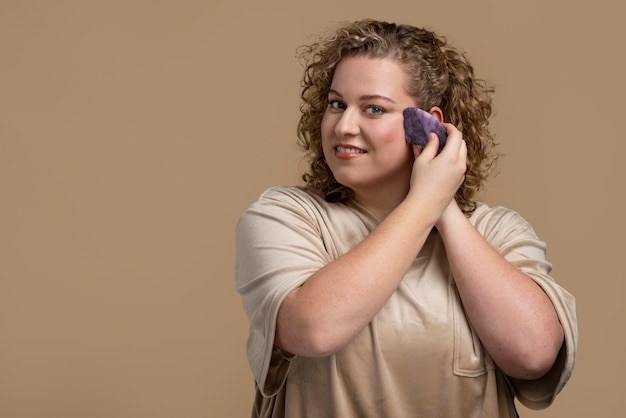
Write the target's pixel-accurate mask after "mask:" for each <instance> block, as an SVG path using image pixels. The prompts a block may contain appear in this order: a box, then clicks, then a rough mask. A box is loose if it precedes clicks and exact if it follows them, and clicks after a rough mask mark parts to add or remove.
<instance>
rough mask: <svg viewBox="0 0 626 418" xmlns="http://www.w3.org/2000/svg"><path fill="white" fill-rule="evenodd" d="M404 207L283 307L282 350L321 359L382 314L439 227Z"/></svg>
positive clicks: (415, 208)
mask: <svg viewBox="0 0 626 418" xmlns="http://www.w3.org/2000/svg"><path fill="white" fill-rule="evenodd" d="M429 210H430V209H429V208H428V207H427V206H426V205H423V204H420V203H417V204H415V203H411V202H408V201H406V202H404V203H403V204H401V205H399V206H398V207H397V208H396V209H395V210H394V211H393V212H392V213H390V214H389V215H388V216H387V217H386V218H385V219H384V220H383V221H382V222H381V223H380V224H379V225H378V227H377V228H376V229H375V230H374V231H372V233H370V234H369V235H368V236H367V237H366V238H365V239H364V240H363V241H362V242H361V243H359V244H358V245H357V246H355V247H354V248H353V249H351V250H350V251H349V252H347V253H346V254H344V255H343V256H341V257H339V258H338V259H337V260H335V261H333V262H332V263H330V264H328V265H327V266H325V267H323V268H322V269H320V270H319V271H317V272H316V273H315V274H313V275H312V276H311V277H310V278H309V279H308V280H307V281H306V282H305V283H304V284H303V285H302V286H301V287H299V288H297V289H296V290H294V291H292V292H291V293H290V294H289V295H288V296H287V297H286V298H285V300H284V301H283V302H282V304H281V307H280V309H279V311H278V318H277V324H276V339H275V341H276V344H277V345H278V346H279V347H281V348H282V349H284V350H286V351H289V352H291V353H294V354H298V355H306V356H319V355H326V354H330V353H332V352H335V351H337V350H339V349H341V348H342V347H343V346H345V345H346V344H348V343H349V342H350V341H351V340H352V339H353V338H354V337H355V336H356V335H357V334H358V333H359V332H360V331H361V330H362V329H363V328H364V327H365V326H366V325H367V324H368V323H369V322H370V321H371V320H372V318H373V317H374V316H375V315H376V314H377V313H378V311H379V310H380V309H381V308H382V306H383V305H384V304H385V303H386V302H387V300H388V299H389V297H390V296H391V295H392V294H393V292H394V291H395V290H396V288H397V286H398V284H399V283H400V281H401V280H402V278H403V277H404V275H405V274H406V272H407V271H408V269H409V267H410V265H411V263H412V262H413V260H414V259H415V257H416V256H417V253H418V252H419V250H420V249H421V247H422V245H423V244H424V242H425V240H426V238H427V237H428V235H429V233H430V231H431V229H432V227H433V224H434V222H429V221H427V219H429V216H426V213H427V211H429Z"/></svg>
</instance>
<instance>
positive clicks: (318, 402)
mask: <svg viewBox="0 0 626 418" xmlns="http://www.w3.org/2000/svg"><path fill="white" fill-rule="evenodd" d="M470 221H471V222H472V224H473V225H474V226H475V227H476V228H477V230H478V231H479V232H480V233H481V234H482V235H483V236H484V237H485V238H486V239H487V240H488V241H489V242H490V243H491V244H492V245H493V246H494V247H495V248H496V249H497V250H498V251H499V252H500V253H501V254H502V255H503V256H504V257H506V259H507V260H509V261H510V262H511V263H513V264H514V265H515V266H517V267H518V268H519V269H521V270H522V271H523V272H525V273H526V274H528V275H529V276H530V277H531V278H532V279H533V280H535V281H536V282H537V283H538V284H539V286H541V287H542V288H543V289H544V291H545V292H546V293H547V294H548V296H549V297H550V299H551V300H552V303H553V304H554V307H555V309H556V312H557V314H558V317H559V319H560V321H561V323H562V325H563V328H564V331H565V344H564V346H563V348H562V350H561V353H560V354H559V358H558V360H557V362H556V364H555V365H554V367H553V369H552V370H551V371H550V372H549V373H548V374H547V375H545V376H544V377H542V378H541V379H538V380H534V381H517V380H514V379H510V378H508V377H506V376H504V375H503V374H502V372H501V371H500V370H499V369H498V368H497V367H496V366H495V365H494V363H493V361H492V360H491V358H490V357H489V355H488V354H487V353H486V352H485V351H484V349H483V348H482V345H481V343H480V341H479V340H478V337H477V336H476V334H475V333H474V331H473V330H472V328H471V326H470V325H469V323H468V321H467V318H466V317H465V314H464V311H463V307H462V305H461V302H460V299H459V296H458V293H457V291H456V287H455V284H454V280H453V278H452V276H451V274H450V269H449V266H448V262H447V259H446V254H445V248H444V245H443V242H442V240H441V238H440V237H439V235H438V233H437V232H436V231H433V232H432V233H431V234H430V236H429V238H428V240H427V241H426V243H425V245H424V247H423V248H422V250H421V251H420V253H419V254H418V256H417V257H416V259H415V261H414V262H413V265H412V267H411V268H410V270H409V272H408V273H407V274H406V276H405V278H404V279H403V280H402V282H401V284H400V285H399V286H398V288H397V290H396V291H395V293H394V294H393V295H392V297H391V298H390V299H389V300H388V301H387V303H386V304H385V305H384V307H383V308H382V309H381V310H380V312H379V313H378V314H377V315H376V317H374V319H373V320H372V321H371V323H370V324H369V325H368V326H367V327H366V328H365V329H363V331H362V332H361V333H360V334H359V335H358V336H357V337H356V338H355V339H354V340H353V341H352V342H351V343H350V344H348V345H347V346H346V347H345V348H344V349H342V350H341V351H339V352H337V353H335V354H333V355H330V356H327V357H315V358H308V357H300V356H291V355H290V354H288V353H284V352H281V351H280V350H278V349H277V348H275V347H274V345H273V342H274V332H275V324H276V315H277V312H278V308H279V306H280V303H281V301H282V300H283V298H284V297H285V296H286V295H287V294H288V293H289V292H290V291H291V290H292V289H294V288H296V287H298V286H300V285H301V284H302V283H303V282H304V281H305V280H306V279H307V278H308V277H310V276H311V275H312V274H313V273H314V272H315V271H317V270H318V269H320V268H321V267H323V266H324V265H326V264H328V263H330V262H331V261H333V260H335V259H336V258H338V257H340V256H341V255H342V254H344V253H346V252H347V251H349V250H350V249H351V248H352V247H354V246H355V245H356V244H357V243H358V242H360V241H361V240H363V239H364V238H365V237H366V236H367V235H368V234H369V233H370V232H371V231H372V230H373V229H374V228H375V227H376V226H377V224H378V223H379V220H378V219H377V218H376V217H375V216H373V215H372V214H371V213H369V212H368V211H367V210H365V209H364V208H362V207H361V206H359V205H358V204H356V203H354V202H351V203H348V204H339V203H328V202H325V201H324V200H323V199H321V198H319V197H318V196H315V195H313V194H310V193H308V192H306V191H303V190H301V189H300V188H297V187H275V188H272V189H269V190H267V191H266V192H265V193H263V194H262V195H261V196H260V197H259V199H258V200H257V201H256V202H254V203H253V204H252V205H251V206H250V207H249V208H248V209H247V210H246V211H245V213H244V214H243V215H242V216H241V218H240V220H239V223H238V225H237V243H236V244H237V255H236V285H237V291H238V292H239V293H240V294H241V297H242V300H243V306H244V309H245V311H246V313H247V315H248V318H249V321H250V334H249V337H248V343H247V357H248V361H249V363H250V367H251V369H252V373H253V375H254V378H255V383H256V390H257V396H256V400H255V405H254V407H253V411H252V416H260V417H288V418H299V417H308V418H310V417H342V418H350V417H355V418H356V417H358V418H363V417H376V418H383V417H393V418H399V417H515V416H517V413H516V412H515V406H514V403H513V399H514V397H517V398H518V399H519V400H520V402H522V403H523V404H525V405H526V406H528V407H530V408H537V409H539V408H544V407H547V406H548V405H549V404H550V403H551V402H552V401H553V399H554V397H555V396H556V395H557V394H558V393H559V391H560V390H561V389H562V388H563V386H564V385H565V383H566V382H567V380H568V379H569V377H570V374H571V372H572V369H573V366H574V356H575V352H576V346H577V338H578V335H577V325H576V313H575V302H574V298H573V296H572V295H570V294H569V293H568V292H567V291H565V290H564V289H562V288H561V287H560V286H558V285H557V284H556V283H555V282H554V280H553V279H552V278H550V277H549V276H548V273H549V271H550V270H551V267H552V266H551V265H550V264H549V263H548V262H547V261H546V260H545V244H544V243H543V242H542V241H540V240H539V239H538V238H537V236H536V235H535V232H534V231H533V229H532V228H531V227H530V225H529V224H528V223H527V222H525V221H524V220H523V219H522V218H521V217H520V216H519V215H518V214H517V213H516V212H514V211H511V210H508V209H505V208H501V207H494V208H489V207H488V206H487V205H484V204H481V205H479V206H478V208H477V209H476V211H475V212H474V214H473V215H472V217H471V219H470ZM467 251H472V249H471V248H468V249H467Z"/></svg>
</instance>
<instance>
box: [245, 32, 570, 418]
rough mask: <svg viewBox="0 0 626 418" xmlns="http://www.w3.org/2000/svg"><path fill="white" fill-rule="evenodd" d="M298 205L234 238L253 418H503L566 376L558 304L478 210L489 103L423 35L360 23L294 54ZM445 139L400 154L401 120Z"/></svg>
mask: <svg viewBox="0 0 626 418" xmlns="http://www.w3.org/2000/svg"><path fill="white" fill-rule="evenodd" d="M302 57H303V59H304V60H305V63H306V71H305V74H304V79H303V90H302V100H303V102H302V106H301V111H302V116H301V119H300V124H299V127H298V133H299V137H300V143H301V145H302V147H303V149H304V150H305V151H306V152H307V155H308V157H309V160H310V169H309V170H308V172H307V173H306V174H305V175H304V176H303V179H304V185H303V186H302V187H275V188H272V189H269V190H267V191H266V192H265V193H263V194H262V195H261V196H260V197H259V199H258V200H257V201H256V202H254V203H253V204H252V205H251V206H250V207H249V208H248V209H247V211H246V212H245V213H244V214H243V215H242V217H241V219H240V221H239V223H238V226H237V263H236V268H237V272H236V275H237V290H238V292H239V293H240V294H241V296H242V299H243V305H244V308H245V310H246V313H247V315H248V317H249V320H250V324H251V328H250V335H249V339H248V346H247V354H248V359H249V362H250V366H251V368H252V371H253V374H254V376H255V382H256V394H257V395H256V401H255V405H254V407H253V412H252V416H260V417H289V418H293V417H305V416H306V417H457V416H458V417H461V416H462V417H496V416H497V417H515V416H517V413H516V411H515V405H514V398H515V397H517V398H518V399H519V400H520V401H521V402H522V403H523V404H525V405H527V406H528V407H531V408H537V409H538V408H544V407H547V406H548V405H549V404H550V403H551V402H552V401H553V399H554V397H555V396H556V395H557V394H558V392H559V391H560V390H561V389H562V387H563V386H564V385H565V383H566V382H567V380H568V378H569V376H570V374H571V372H572V369H573V365H574V355H575V351H576V344H577V328H576V316H575V307H574V298H573V297H572V296H571V295H570V294H569V293H568V292H566V291H565V290H563V289H562V288H561V287H559V286H558V285H557V284H556V283H555V282H554V280H553V279H551V278H550V277H549V276H548V273H549V271H550V269H551V265H550V264H549V263H548V262H547V261H546V260H545V245H544V243H543V242H542V241H540V240H539V239H538V238H537V236H536V235H535V233H534V231H533V230H532V228H531V227H530V225H528V224H527V223H526V222H525V221H524V220H523V219H522V218H521V217H520V216H519V215H518V214H517V213H515V212H514V211H511V210H508V209H505V208H501V207H494V208H490V207H488V206H487V205H485V204H483V203H481V202H477V201H476V200H475V194H476V192H477V191H478V190H479V189H480V187H481V186H482V184H483V182H484V180H485V179H486V178H487V175H488V171H489V168H490V167H491V166H492V165H493V163H494V162H495V160H496V159H497V153H496V152H495V144H494V140H493V136H492V135H491V133H490V132H489V130H488V118H489V116H490V114H491V94H492V90H491V89H490V88H489V87H488V86H487V85H486V84H485V83H484V82H483V81H482V80H480V79H477V78H475V77H474V74H473V69H472V66H471V65H470V63H469V62H468V61H467V59H466V57H465V56H464V55H463V54H462V53H460V52H459V51H457V50H455V49H454V48H452V47H451V46H450V45H448V44H447V43H446V41H445V39H444V38H441V37H438V36H436V35H435V34H434V33H432V32H430V31H428V30H424V29H420V28H415V27H412V26H408V25H395V24H391V23H386V22H378V21H373V20H363V21H358V22H354V23H350V24H347V25H345V26H342V27H339V28H337V29H336V30H335V31H334V32H332V33H330V34H329V35H328V36H326V37H324V38H322V39H321V40H320V41H319V42H317V43H315V44H313V45H311V46H309V47H306V48H305V49H303V50H302ZM408 107H419V108H421V109H424V110H426V111H428V112H429V113H430V114H431V115H432V116H434V117H435V118H437V119H438V120H440V121H441V122H444V126H445V128H446V131H447V133H448V138H447V141H446V145H445V147H444V148H443V150H442V151H441V152H440V153H438V139H437V137H436V135H434V134H431V135H430V137H429V142H428V144H427V145H426V146H425V147H420V146H417V145H410V144H407V142H406V141H405V133H404V129H403V110H404V109H405V108H408Z"/></svg>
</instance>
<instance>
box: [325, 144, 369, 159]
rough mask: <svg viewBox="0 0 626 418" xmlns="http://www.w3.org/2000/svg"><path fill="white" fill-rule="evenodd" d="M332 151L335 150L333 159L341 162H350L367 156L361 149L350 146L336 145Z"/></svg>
mask: <svg viewBox="0 0 626 418" xmlns="http://www.w3.org/2000/svg"><path fill="white" fill-rule="evenodd" d="M333 149H334V150H335V157H337V158H339V159H341V160H352V159H354V158H359V157H360V156H362V155H365V154H367V151H365V150H364V149H363V148H359V147H357V146H354V145H350V144H337V145H335V146H334V147H333Z"/></svg>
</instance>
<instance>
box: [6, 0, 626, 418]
mask: <svg viewBox="0 0 626 418" xmlns="http://www.w3.org/2000/svg"><path fill="white" fill-rule="evenodd" d="M216 3H217V2H215V1H213V0H211V1H191V0H178V1H174V0H171V1H132V0H131V1H62V0H59V1H54V2H53V1H39V2H37V1H18V0H15V1H7V0H1V1H0V199H1V201H0V416H1V417H3V418H26V417H28V418H35V417H51V418H52V417H54V418H56V417H59V418H61V417H63V418H72V417H81V418H84V417H90V418H100V417H151V418H157V417H185V418H193V417H198V418H199V417H220V418H222V417H245V416H248V413H249V410H250V403H251V399H252V378H251V374H250V372H249V370H248V368H247V363H246V360H245V357H244V347H245V338H246V334H247V323H246V319H245V317H244V315H243V311H242V309H241V303H240V300H239V298H238V296H237V294H236V293H235V289H234V278H233V262H234V261H233V260H234V244H233V231H234V225H235V222H236V220H237V218H238V216H239V214H240V213H241V211H242V210H244V208H245V207H246V206H247V205H248V204H249V203H250V202H251V201H252V199H254V198H255V197H256V196H257V195H258V194H259V193H260V192H261V191H262V190H263V189H265V188H266V187H269V186H272V185H276V184H293V183H296V182H297V181H298V179H299V172H300V169H301V166H300V164H299V159H300V154H299V152H298V151H297V149H296V148H295V146H294V143H295V125H296V122H297V106H298V83H299V78H300V72H301V68H300V65H299V63H298V62H297V60H296V59H295V57H294V56H295V49H296V48H297V46H298V45H300V44H303V43H306V42H308V41H310V40H311V39H312V36H313V35H314V34H315V33H317V32H319V31H320V30H322V29H323V28H324V27H326V26H327V25H329V24H331V23H333V22H336V21H339V20H344V19H356V18H362V17H376V18H383V19H389V20H393V21H398V22H406V23H411V24H415V25H422V26H428V27H431V28H434V29H436V30H437V31H438V32H440V33H441V34H443V35H446V36H447V37H448V38H449V40H450V41H451V42H452V43H454V44H456V45H457V46H459V47H461V48H462V49H464V50H466V51H467V52H468V54H469V55H470V56H471V57H472V58H473V61H474V63H475V65H476V68H477V71H478V73H479V74H480V75H481V76H483V77H484V78H487V79H488V80H490V81H492V82H493V83H495V84H496V86H497V93H496V99H495V102H496V103H495V104H496V115H495V118H494V123H493V125H494V129H495V131H496V133H497V135H498V139H499V141H500V142H501V149H502V151H503V152H505V153H506V157H505V159H504V160H503V161H502V163H501V165H500V171H501V173H500V175H499V176H498V177H497V178H496V179H495V180H494V181H493V182H492V183H491V185H490V187H489V188H488V190H487V192H486V194H485V199H486V200H487V201H488V202H489V203H491V204H501V205H506V206H509V207H512V208H514V209H516V210H518V211H520V212H521V213H522V215H523V216H525V217H526V218H527V219H528V220H529V221H530V222H531V223H532V224H533V226H535V229H536V230H537V232H538V233H539V234H540V236H541V237H542V238H544V239H545V240H546V241H547V242H548V244H549V250H548V255H549V258H550V260H551V261H552V262H553V263H554V265H555V270H554V277H555V278H556V279H557V280H558V281H559V282H560V283H562V284H563V285H564V286H565V287H566V288H568V289H569V290H570V291H571V292H573V293H574V294H575V295H576V296H577V301H578V314H579V325H580V337H581V341H580V347H579V348H580V349H579V355H578V363H577V368H576V370H575V373H574V375H573V377H572V379H571V381H570V383H569V385H568V386H567V387H566V388H565V390H564V392H563V393H562V394H561V395H560V397H559V398H558V399H557V401H556V403H555V404H554V405H553V406H552V407H551V408H550V409H548V410H546V411H542V412H539V413H538V412H531V411H527V410H526V409H524V408H520V411H521V414H522V416H525V417H531V416H542V417H589V416H597V417H623V416H624V408H623V402H624V399H623V379H622V376H623V375H624V374H625V373H626V367H625V366H626V361H625V359H624V357H625V356H624V346H623V345H624V343H625V338H624V337H625V335H624V331H625V330H624V323H625V322H626V315H625V313H626V310H625V308H624V305H623V303H622V300H623V298H624V290H625V285H624V282H625V279H626V277H625V274H624V271H625V270H624V241H623V239H624V236H625V235H626V223H625V222H624V209H625V206H626V205H625V199H624V193H623V192H624V175H625V174H626V173H625V170H624V164H623V161H624V153H625V152H626V147H625V145H624V142H625V141H624V139H625V138H624V134H623V127H622V126H623V123H624V113H625V112H624V110H625V109H624V105H623V100H624V97H625V93H626V91H625V90H626V89H625V82H624V58H623V41H624V39H625V37H626V29H625V27H624V25H623V20H624V17H625V16H626V13H625V12H626V6H625V3H624V2H623V1H621V0H619V1H609V0H596V1H593V2H571V1H566V0H555V1H551V2H543V1H537V0H532V1H525V2H521V1H520V2H501V1H495V0H494V1H472V2H468V1H464V0H458V1H451V2H406V1H386V2H380V1H375V2H365V1H342V2H337V1H333V2H329V1H315V2H295V1H287V0H284V1H271V0H268V1H265V2H249V3H248V4H246V3H243V4H241V3H236V2H228V3H226V2H219V5H216ZM580 3H584V4H580Z"/></svg>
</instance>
